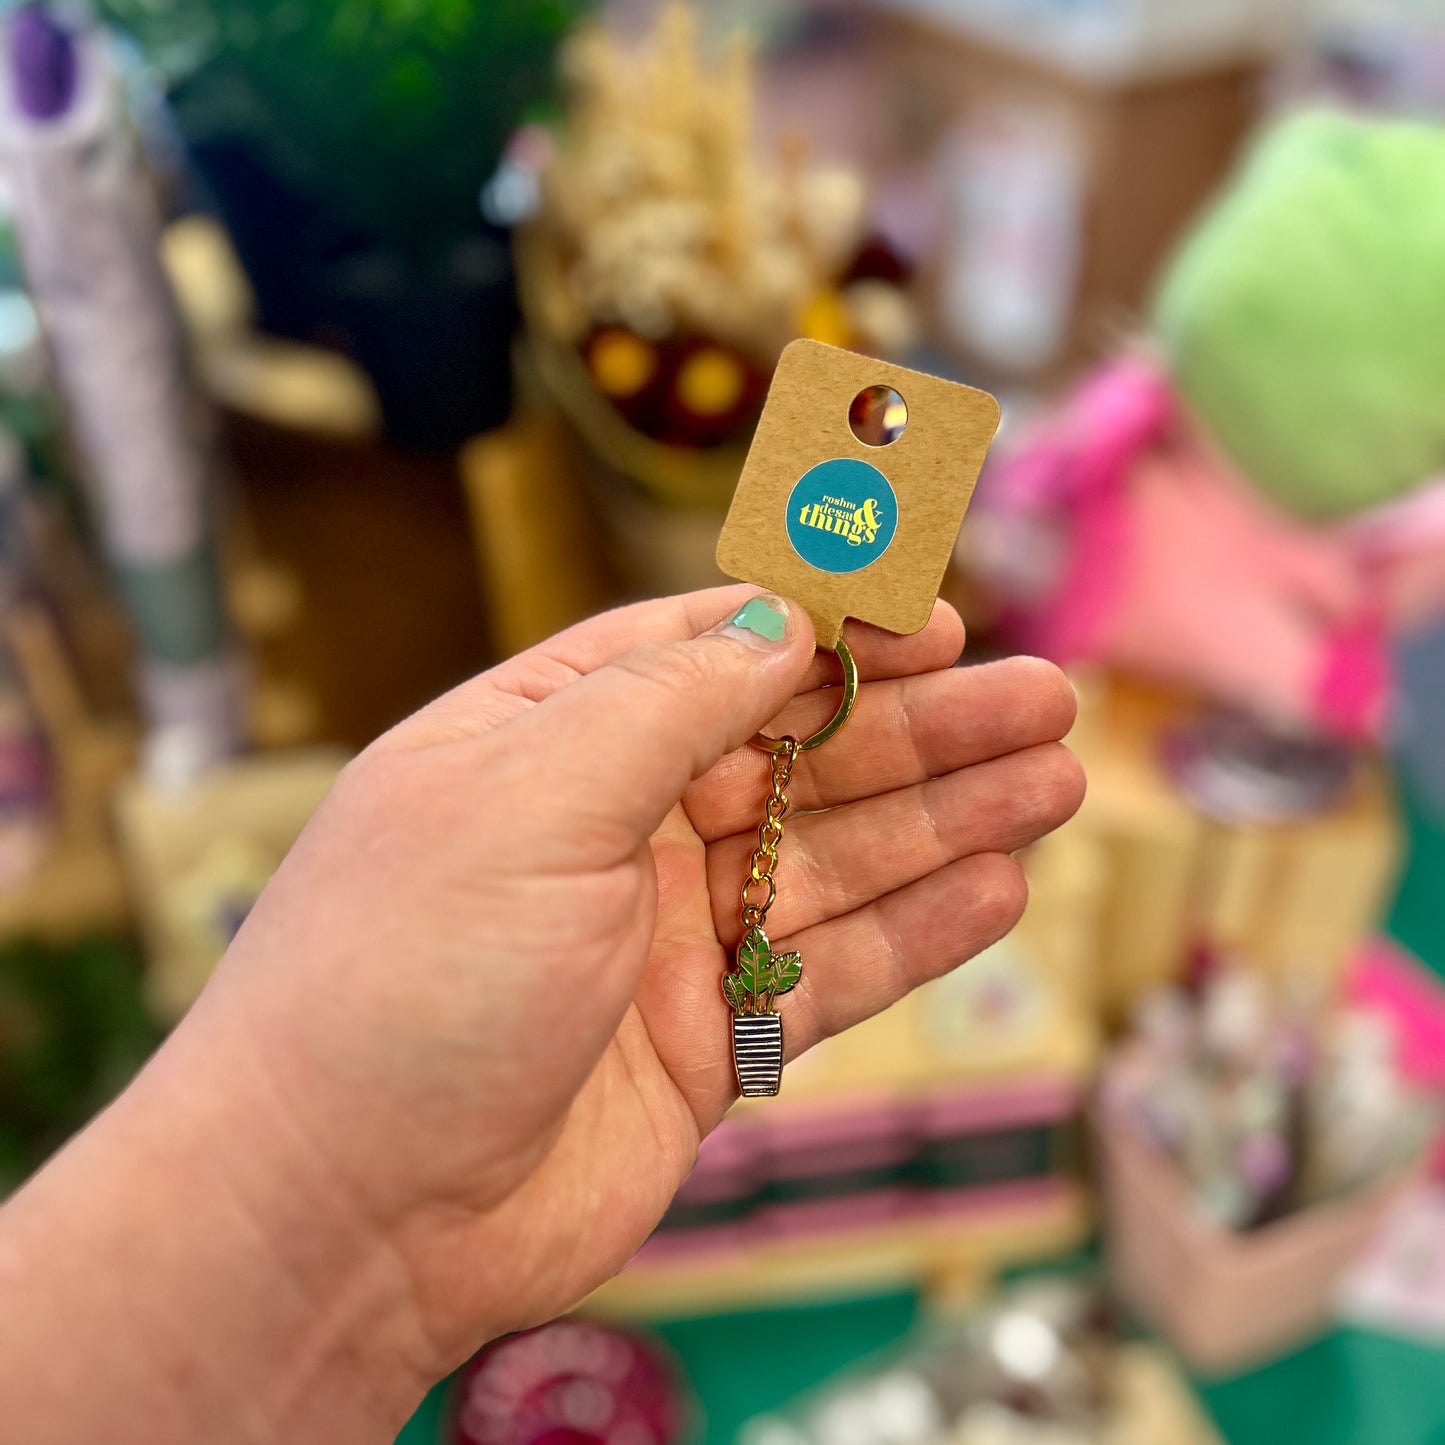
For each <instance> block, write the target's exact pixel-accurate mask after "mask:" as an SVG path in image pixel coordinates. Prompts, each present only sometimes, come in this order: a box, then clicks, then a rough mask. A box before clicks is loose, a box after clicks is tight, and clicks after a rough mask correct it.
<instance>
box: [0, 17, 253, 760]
mask: <svg viewBox="0 0 1445 1445" xmlns="http://www.w3.org/2000/svg"><path fill="white" fill-rule="evenodd" d="M57 15H58V12H53V11H52V10H51V9H49V8H47V7H45V6H43V5H40V4H27V5H23V6H21V7H20V8H19V9H17V10H15V11H13V12H12V13H11V15H10V16H9V17H8V21H7V28H6V33H5V44H4V72H5V74H4V86H3V93H0V150H3V153H4V160H5V167H6V173H7V177H8V182H9V198H10V205H11V207H12V208H13V214H14V220H15V227H16V231H17V233H18V237H19V241H20V252H21V258H22V260H23V262H24V271H25V279H26V284H27V287H28V290H29V293H30V297H31V300H32V301H33V303H34V305H35V307H36V309H37V311H38V312H39V314H40V316H41V318H42V321H43V323H44V327H45V333H46V338H47V341H48V343H49V349H50V353H51V355H52V356H53V358H54V362H55V368H56V375H57V379H58V382H59V385H60V389H61V392H62V394H63V397H64V400H65V404H66V409H67V412H68V416H69V421H70V425H71V429H72V431H73V434H74V435H75V437H76V439H77V441H78V443H79V446H80V450H81V452H82V453H83V459H84V479H85V481H86V482H87V483H88V484H89V486H90V488H91V490H92V509H93V512H94V514H95V516H96V519H97V527H98V531H99V533H100V535H101V537H102V539H103V543H104V547H105V551H106V554H107V559H108V561H109V563H110V565H111V568H112V570H113V572H114V574H115V578H116V581H117V583H118V585H119V588H120V592H121V595H122V597H123V598H124V601H125V604H126V607H127V610H128V612H129V615H130V619H131V622H132V625H133V627H134V631H135V636H136V640H137V643H138V649H139V681H138V690H139V692H140V695H141V697H142V699H143V703H144V708H145V713H146V716H147V719H148V722H149V727H150V731H149V733H148V736H147V740H146V750H147V756H146V765H147V767H148V768H150V769H152V770H154V771H155V772H156V774H157V776H159V775H161V774H162V773H164V774H166V775H169V776H171V777H173V778H176V779H179V780H184V779H185V778H187V777H190V776H193V775H194V774H195V773H197V772H199V771H202V770H204V768H205V767H206V766H208V765H209V764H211V763H213V762H215V761H216V760H218V759H220V758H224V757H227V756H229V755H231V754H233V753H234V752H235V751H236V750H237V749H238V748H239V746H240V745H241V742H242V738H243V734H244V702H243V696H242V676H241V668H240V659H239V657H238V655H237V652H236V649H235V646H234V643H233V640H232V630H231V626H230V624H229V621H228V619H227V616H226V609H225V603H224V598H223V594H222V585H221V575H220V555H219V543H218V538H217V532H216V520H217V512H218V508H219V505H220V499H219V495H218V490H217V486H216V468H215V459H214V455H213V452H212V448H211V444H210V439H209V436H208V427H207V418H206V415H205V412H204V409H203V408H202V406H201V405H200V403H199V399H198V398H197V397H196V396H195V394H194V392H193V390H192V388H191V386H190V385H189V382H188V378H187V376H186V370H185V366H184V363H183V359H182V354H181V335H180V328H179V325H178V322H177V318H176V313H175V306H174V302H173V300H172V297H171V293H170V290H169V287H168V286H167V284H166V279H165V276H164V273H163V271H162V269H161V264H160V255H159V251H160V218H159V216H158V214H157V211H156V207H155V202H154V198H153V194H152V191H151V187H150V182H149V178H148V177H147V175H146V173H145V170H144V167H143V164H142V162H141V159H140V156H139V154H138V152H137V150H136V147H135V143H134V140H133V136H132V133H131V131H130V129H129V127H128V124H127V121H126V117H125V114H124V110H123V107H122V104H121V99H120V92H119V87H118V84H117V81H116V78H115V75H114V73H113V70H112V68H111V65H110V62H109V59H108V57H107V53H106V45H105V41H104V39H103V37H102V36H101V34H100V33H99V32H98V31H96V30H94V29H92V28H89V27H85V28H79V29H74V28H71V24H70V22H69V21H67V22H64V23H62V22H61V20H59V19H58V18H57Z"/></svg>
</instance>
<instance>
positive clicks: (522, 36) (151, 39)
mask: <svg viewBox="0 0 1445 1445" xmlns="http://www.w3.org/2000/svg"><path fill="white" fill-rule="evenodd" d="M102 8H103V10H104V11H105V13H106V14H107V15H108V16H109V17H111V18H112V19H114V20H116V21H117V22H119V23H120V24H121V25H122V26H123V27H125V28H126V29H127V30H128V31H129V32H130V33H131V34H132V35H133V36H135V38H136V39H137V40H138V41H139V42H140V44H141V46H142V48H143V50H144V51H145V54H146V55H147V57H148V58H149V60H150V61H151V62H152V64H153V65H154V66H155V67H156V68H157V70H158V71H159V72H160V74H161V76H162V78H163V80H164V82H165V83H166V85H167V90H168V98H169V103H170V107H171V110H172V112H173V114H174V116H175V118H176V122H177V124H178V126H179V129H180V131H181V133H182V135H183V137H184V139H185V141H186V143H187V147H188V150H189V153H190V155H191V156H192V157H193V159H194V160H195V162H196V164H197V166H198V167H199V169H200V171H201V172H202V175H203V177H204V179H205V181H206V184H207V186H208V188H209V190H210V192H211V194H212V195H213V197H214V198H215V202H216V204H217V206H218V207H219V210H220V212H221V215H222V216H223V218H224V219H225V222H226V225H227V228H228V230H229V231H230V233H231V236H232V239H233V240H234V242H235V244H236V248H237V250H238V252H239V253H240V256H241V260H242V263H243V265H244V266H245V269H246V272H247V275H248V276H249V277H250V280H251V283H252V285H253V286H254V288H255V292H256V297H257V302H258V306H259V311H260V319H261V323H262V326H263V327H264V328H265V329H266V330H268V331H271V332H274V333H276V334H278V335H281V336H286V337H293V338H299V339H307V340H312V339H317V338H322V339H327V340H330V341H333V342H339V343H340V344H342V345H343V346H344V347H345V348H346V349H347V350H348V351H350V353H351V354H352V355H353V356H354V357H355V358H356V359H357V360H358V361H359V362H360V363H361V365H362V366H363V367H364V369H365V370H366V371H367V372H368V373H369V375H370V377H371V379H372V381H373V382H374V383H375V385H376V389H377V392H378V394H379V397H380V401H381V407H382V411H383V413H384V415H385V418H386V423H387V427H388V430H389V432H390V434H391V435H392V437H393V438H394V439H395V440H396V441H398V442H399V443H401V444H403V445H406V446H411V447H416V448H419V449H423V450H448V449H450V448H452V447H454V446H456V445H458V444H459V443H460V442H462V441H463V440H465V439H466V438H467V437H468V436H470V435H472V434H473V433H474V432H477V431H479V430H482V429H484V428H485V427H487V426H491V425H495V424H496V423H497V422H499V421H501V420H502V419H503V418H504V417H505V416H506V415H507V412H508V409H509V406H510V395H511V387H510V367H509V362H508V353H509V349H510V345H511V334H512V330H513V326H514V323H515V300H514V294H513V281H512V267H511V259H510V248H509V243H508V238H507V235H506V233H505V231H503V230H501V229H499V228H498V227H496V226H495V225H492V224H489V223H488V222H486V221H485V220H484V219H483V218H482V215H481V213H480V210H479V205H478V198H479V195H480V192H481V190H482V187H483V185H484V183H485V182H486V181H487V179H488V177H489V176H490V175H491V173H492V172H493V171H494V170H495V168H496V165H497V162H498V160H499V158H500V157H501V154H502V150H503V146H504V144H505V141H506V138H507V136H508V134H509V133H510V132H511V131H512V129H513V128H514V127H515V126H516V125H517V124H518V123H519V122H520V121H522V120H523V119H524V118H525V117H526V114H527V112H528V110H529V108H531V107H532V106H534V105H536V104H538V103H539V102H541V101H543V100H544V99H545V97H546V95H547V93H548V90H549V87H550V84H551V79H552V58H553V51H554V48H555V46H556V44H557V41H558V40H559V38H560V37H561V35H562V34H563V32H564V31H565V29H566V27H567V26H568V24H569V23H570V22H571V20H572V19H573V17H574V16H575V14H576V13H577V11H578V10H579V9H580V8H581V7H580V5H579V4H575V3H573V0H515V3H508V4H505V5H457V4H454V3H450V0H426V3H422V4H416V5H407V6H404V7H401V8H387V7H377V6H374V5H369V4H365V3H345V4H340V5H336V4H319V3H300V4H292V3H288V0H229V3H225V4H222V5H212V4H209V3H207V0H177V3H174V4H170V5H166V6H160V7H157V6H154V5H150V4H145V3H139V0H103V5H102Z"/></svg>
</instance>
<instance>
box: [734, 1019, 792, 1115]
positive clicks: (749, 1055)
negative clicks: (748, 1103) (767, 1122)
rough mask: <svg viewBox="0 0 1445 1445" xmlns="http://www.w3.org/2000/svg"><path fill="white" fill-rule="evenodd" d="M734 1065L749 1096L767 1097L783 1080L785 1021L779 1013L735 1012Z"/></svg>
mask: <svg viewBox="0 0 1445 1445" xmlns="http://www.w3.org/2000/svg"><path fill="white" fill-rule="evenodd" d="M733 1064H734V1066H735V1067H736V1068H737V1071H738V1088H739V1089H741V1090H742V1093H743V1098H745V1099H766V1098H770V1097H771V1096H772V1095H774V1094H776V1093H777V1092H778V1088H779V1086H780V1085H781V1084H782V1082H783V1021H782V1019H781V1018H780V1017H779V1016H778V1015H777V1014H775V1013H767V1014H734V1015H733Z"/></svg>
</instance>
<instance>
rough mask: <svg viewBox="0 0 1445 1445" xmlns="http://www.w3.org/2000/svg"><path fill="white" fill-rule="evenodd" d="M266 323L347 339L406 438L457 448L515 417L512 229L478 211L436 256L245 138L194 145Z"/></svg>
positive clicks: (390, 420)
mask: <svg viewBox="0 0 1445 1445" xmlns="http://www.w3.org/2000/svg"><path fill="white" fill-rule="evenodd" d="M191 154H192V158H193V160H194V162H195V165H196V169H197V171H198V172H199V173H200V175H201V177H202V179H203V180H204V181H205V183H206V186H207V188H208V190H209V192H210V194H211V196H212V198H213V199H214V202H215V205H216V208H217V210H218V211H219V213H220V216H221V219H222V220H223V221H224V223H225V225H226V228H227V230H228V232H229V233H230V236H231V239H232V242H233V244H234V245H235V247H236V252H237V255H238V256H239V257H240V260H241V265H242V266H243V267H244V268H245V271H246V274H247V276H248V277H249V279H250V282H251V285H252V288H253V289H254V291H255V293H256V304H257V310H258V312H259V319H260V322H261V325H262V327H263V328H264V329H265V330H267V331H269V332H271V333H272V334H274V335H278V336H289V337H294V338H296V339H299V340H310V341H322V342H325V343H328V344H333V345H339V346H341V347H342V348H343V349H345V350H346V351H348V352H349V353H350V354H351V355H352V356H353V357H354V358H355V360H356V361H357V362H358V363H359V364H360V365H361V366H362V367H363V368H364V369H365V370H366V372H367V373H368V374H369V375H370V377H371V379H372V382H373V384H374V385H375V387H376V390H377V394H378V396H379V398H380V401H381V409H382V414H383V417H384V418H385V421H386V428H387V432H388V434H389V435H390V437H391V438H392V440H393V441H394V442H396V444H397V445H398V446H402V447H406V448H408V449H410V450H417V451H449V450H451V449H452V448H454V447H456V446H457V445H458V444H459V443H460V442H462V441H464V440H465V439H466V438H467V437H469V436H473V435H475V434H476V433H477V432H479V431H485V430H487V429H488V428H490V427H493V426H496V425H498V424H499V423H500V422H502V421H504V420H505V419H506V417H507V415H508V413H509V411H510V409H511V347H512V337H513V334H514V332H515V330H516V327H517V320H518V308H517V299H516V286H515V279H514V275H513V270H512V255H511V241H510V237H509V236H508V235H507V234H506V233H505V232H502V231H499V230H495V229H492V228H488V227H485V226H484V225H483V224H482V222H481V221H480V220H478V221H477V224H476V228H475V230H474V231H472V232H471V233H469V234H467V235H464V236H461V237H459V238H457V239H456V240H454V241H453V242H452V243H451V244H450V245H448V246H446V247H444V248H441V249H440V251H439V253H438V258H437V259H435V260H432V261H430V262H429V263H428V264H426V265H425V266H423V265H419V264H418V263H416V262H415V261H414V260H413V258H412V257H411V256H410V255H409V254H408V253H407V252H406V251H404V250H403V249H402V248H401V247H400V246H398V245H395V244H392V243H388V242H385V241H380V240H377V239H376V238H374V237H371V236H368V235H366V234H365V233H363V232H360V231H358V230H357V229H356V228H354V227H349V226H347V225H345V224H344V223H342V222H341V221H339V220H337V219H336V218H335V217H333V216H331V215H329V214H328V213H327V212H326V211H325V210H324V209H323V208H322V207H321V206H320V205H318V204H317V202H316V201H315V200H314V199H313V198H312V197H310V196H307V195H304V194H302V193H301V192H299V191H298V190H296V189H295V188H294V187H291V186H289V185H287V184H286V183H285V182H284V181H283V180H281V179H280V178H279V177H278V176H277V175H276V174H275V173H274V171H273V170H272V169H271V168H270V167H269V166H267V165H266V164H265V162H264V161H263V160H262V159H261V158H259V157H258V156H257V155H256V153H255V152H254V151H253V149H252V148H251V147H249V146H248V145H247V144H246V142H245V141H244V140H242V139H231V138H217V139H211V140H206V141H198V142H194V143H193V144H192V146H191Z"/></svg>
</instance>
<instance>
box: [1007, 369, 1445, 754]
mask: <svg viewBox="0 0 1445 1445" xmlns="http://www.w3.org/2000/svg"><path fill="white" fill-rule="evenodd" d="M983 503H984V509H985V510H986V511H988V512H992V513H993V514H995V515H999V516H1002V517H1005V518H1007V519H1011V525H1012V530H1009V531H1003V532H1000V533H998V534H997V536H998V537H999V539H1000V540H999V542H998V544H997V550H998V551H1003V550H1005V549H1012V551H1013V552H1015V553H1023V554H1024V555H1026V556H1031V555H1034V554H1035V552H1036V553H1037V555H1039V556H1048V555H1050V553H1049V551H1048V548H1047V546H1046V545H1045V544H1046V543H1047V541H1048V539H1049V538H1050V537H1051V536H1056V535H1057V534H1058V531H1059V529H1060V528H1062V530H1063V534H1064V538H1065V545H1064V549H1063V557H1062V562H1061V564H1060V565H1058V567H1057V568H1056V571H1055V575H1054V578H1053V581H1052V585H1051V586H1049V585H1047V584H1046V585H1045V587H1044V588H1043V590H1042V591H1040V589H1039V587H1038V584H1037V579H1032V581H1031V590H1028V591H1024V590H1019V591H1018V592H1017V593H1016V594H1015V595H1010V592H1009V586H1010V579H1009V574H1008V570H1007V568H1006V567H1004V568H1001V569H1000V571H999V576H1000V577H1001V579H1002V580H1001V583H1000V590H1001V592H1002V602H1003V604H1004V611H1005V615H1006V616H1007V615H1008V614H1009V611H1010V606H1012V612H1013V615H1014V617H1015V619H1016V620H1017V621H1018V623H1019V625H1018V626H1017V627H1016V628H1015V631H1016V633H1017V635H1018V640H1019V641H1020V643H1021V644H1022V645H1024V646H1026V647H1028V648H1030V649H1031V650H1034V651H1038V652H1042V653H1043V654H1044V655H1045V656H1048V657H1051V658H1053V659H1054V660H1056V661H1058V662H1062V663H1065V664H1069V663H1074V662H1078V661H1084V660H1087V661H1098V662H1103V663H1105V664H1107V665H1109V666H1112V667H1117V668H1121V669H1124V670H1126V671H1132V672H1135V673H1137V674H1140V675H1143V676H1147V677H1150V678H1153V679H1156V680H1158V681H1161V682H1164V683H1167V684H1170V685H1172V686H1175V687H1178V688H1181V689H1184V690H1186V691H1193V692H1198V693H1201V694H1203V695H1205V696H1208V697H1210V698H1212V699H1214V700H1217V701H1221V702H1225V703H1231V704H1234V705H1237V706H1240V707H1243V708H1246V709H1249V710H1252V711H1255V712H1258V713H1260V714H1262V715H1263V716H1265V717H1267V718H1269V719H1272V720H1273V721H1275V722H1277V723H1280V724H1282V725H1285V726H1290V727H1307V728H1314V729H1318V730H1321V731H1325V732H1328V733H1330V734H1333V735H1336V736H1342V737H1345V738H1348V739H1351V740H1357V741H1372V740H1375V739H1378V738H1379V737H1380V736H1381V735H1382V734H1383V732H1384V730H1385V729H1386V727H1387V725H1388V720H1389V704H1390V698H1391V692H1392V678H1391V672H1390V664H1389V650H1388V643H1389V637H1390V634H1391V633H1392V632H1397V631H1399V630H1401V629H1403V628H1405V627H1408V626H1412V625H1415V624H1416V623H1419V622H1421V621H1423V620H1425V619H1427V618H1429V617H1432V616H1436V615H1438V614H1439V613H1440V612H1441V611H1445V479H1442V480H1441V481H1440V482H1438V483H1436V484H1433V485H1427V486H1424V487H1422V488H1421V489H1420V491H1419V492H1417V493H1416V494H1415V495H1414V496H1412V497H1410V498H1408V499H1406V500H1405V501H1403V502H1395V503H1392V504H1390V505H1388V506H1386V507H1382V508H1379V509H1376V510H1374V511H1372V512H1370V513H1367V514H1363V515H1361V516H1359V517H1356V518H1353V519H1352V520H1351V521H1350V522H1349V523H1347V524H1345V525H1343V526H1336V527H1331V528H1322V527H1313V526H1310V525H1307V524H1305V523H1303V522H1301V521H1299V520H1298V519H1297V518H1294V517H1291V516H1288V515H1286V514H1284V513H1283V512H1281V511H1279V510H1278V509H1276V508H1275V507H1274V506H1273V505H1272V504H1270V503H1269V502H1268V501H1266V500H1265V499H1264V498H1262V497H1260V496H1259V495H1258V494H1257V493H1255V492H1254V491H1253V490H1252V489H1251V488H1250V487H1249V486H1248V485H1247V484H1246V483H1245V482H1244V481H1242V480H1241V479H1240V478H1239V477H1237V476H1236V475H1235V474H1234V473H1233V472H1232V470H1231V469H1230V467H1229V466H1228V464H1227V463H1226V462H1225V461H1224V460H1223V458H1222V457H1220V456H1219V455H1218V454H1217V453H1216V452H1214V450H1213V449H1212V448H1211V446H1210V444H1209V442H1208V440H1207V438H1205V437H1203V436H1202V435H1201V434H1200V433H1199V432H1198V430H1197V428H1196V427H1195V426H1194V425H1193V424H1192V422H1191V420H1190V418H1189V417H1188V416H1186V415H1184V414H1183V413H1182V411H1181V410H1180V408H1179V407H1178V406H1177V404H1176V403H1175V402H1174V400H1173V399H1172V397H1171V394H1170V391H1169V387H1168V384H1167V382H1166V380H1165V379H1164V377H1163V376H1162V374H1161V373H1160V372H1159V370H1158V369H1157V368H1156V367H1154V366H1152V365H1151V364H1150V363H1149V362H1148V361H1147V360H1144V359H1140V358H1129V359H1127V360H1124V361H1120V362H1116V363H1114V364H1112V365H1110V366H1106V367H1104V368H1102V369H1100V370H1099V371H1098V372H1096V373H1095V374H1094V376H1093V377H1091V378H1090V379H1089V380H1087V381H1086V382H1085V383H1084V384H1083V385H1082V386H1080V387H1079V389H1078V390H1077V391H1076V392H1075V393H1074V394H1073V395H1072V397H1071V398H1070V399H1069V400H1068V401H1067V402H1066V403H1065V404H1064V406H1063V407H1062V408H1060V409H1059V411H1057V412H1056V413H1055V414H1054V415H1053V416H1052V417H1051V418H1050V419H1049V420H1048V421H1047V422H1046V423H1045V424H1044V425H1043V426H1041V427H1037V428H1035V429H1034V431H1033V433H1032V434H1031V435H1030V436H1029V437H1027V438H1025V440H1024V442H1023V443H1022V444H1021V446H1019V447H1018V448H1017V449H1016V450H1015V451H1014V453H1013V454H1012V455H1011V456H1009V457H1007V458H1006V459H1005V460H1004V462H1003V464H1002V465H1001V466H999V467H998V468H996V469H995V470H993V471H992V472H991V473H990V475H989V478H988V485H987V487H986V489H985V491H984V496H983ZM1020 518H1022V519H1027V522H1028V523H1029V524H1030V525H1031V526H1032V530H1030V525H1020V524H1019V519H1020ZM1051 529H1052V530H1051ZM1004 560H1007V559H1004ZM1014 560H1017V559H1016V558H1015V559H1014ZM989 561H990V559H989V558H988V556H987V555H985V557H984V558H983V564H982V565H983V570H984V572H985V575H988V572H989ZM1020 575H1022V576H1025V577H1027V574H1026V573H1021V574H1020Z"/></svg>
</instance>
